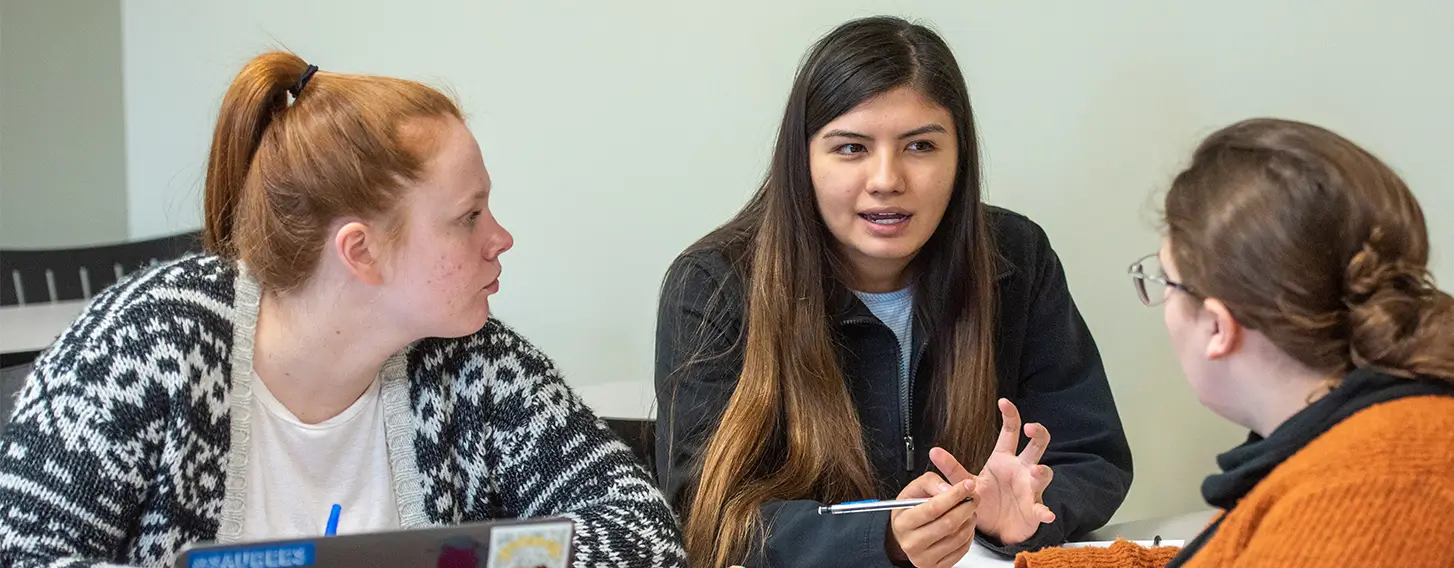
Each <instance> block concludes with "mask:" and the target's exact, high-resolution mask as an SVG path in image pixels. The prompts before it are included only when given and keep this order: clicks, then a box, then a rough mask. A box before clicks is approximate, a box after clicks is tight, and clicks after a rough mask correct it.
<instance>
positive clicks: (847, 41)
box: [656, 18, 1131, 566]
mask: <svg viewBox="0 0 1454 568" xmlns="http://www.w3.org/2000/svg"><path fill="white" fill-rule="evenodd" d="M980 168H981V166H980V162H979V151H978V147H977V141H976V135H975V128H974V120H973V113H972V112H971V108H970V103H969V96H968V93H967V91H966V87H965V83H964V78H963V75H962V74H961V73H960V71H959V67H958V64H957V63H956V62H955V60H954V56H953V54H952V53H951V52H950V50H949V47H948V46H947V45H946V44H945V42H944V41H943V40H942V39H941V38H939V37H938V36H937V35H935V34H934V33H933V32H931V31H930V30H928V29H926V28H925V27H923V26H919V25H914V24H910V23H908V22H905V21H903V20H900V19H896V18H867V19H861V20H855V21H852V22H849V23H847V24H844V25H843V26H841V27H839V28H838V29H836V30H834V31H833V32H831V33H830V34H828V35H827V36H826V37H824V38H823V39H822V40H820V41H819V42H818V43H817V44H816V45H815V46H814V47H813V48H812V50H811V52H810V53H809V55H808V57H807V58H806V60H805V61H804V63H803V65H802V67H801V69H800V70H799V72H798V75H797V78H796V81H795V82H794V85H793V89H792V92H791V94H790V95H789V99H788V104H787V110H786V113H785V115H784V116H783V120H782V125H781V128H780V130H779V133H778V139H777V146H776V149H775V150H774V153H773V157H772V163H771V166H770V168H769V171H768V173H767V176H766V180H765V181H764V182H763V184H762V186H761V188H760V189H759V191H758V192H757V194H756V195H755V196H754V197H753V198H752V200H751V201H750V202H749V203H748V204H747V206H746V207H745V208H743V210H742V211H741V212H740V213H739V214H738V215H737V216H736V217H735V218H733V219H732V220H730V221H729V222H727V223H726V224H725V225H723V226H722V227H720V228H718V229H717V230H715V231H713V232H712V233H711V234H709V235H707V236H706V237H705V238H703V239H702V240H700V241H699V242H697V243H696V244H694V245H692V246H691V247H690V248H689V249H688V250H687V251H685V252H684V253H683V254H682V255H681V256H680V257H679V258H678V259H677V260H676V262H675V263H674V264H673V265H672V267H671V269H670V271H669V272H668V274H667V276H666V279H665V284H664V287H663V292H662V297H661V305H660V314H659V319H658V331H657V360H656V381H657V392H658V400H659V401H660V408H659V412H658V419H657V420H658V428H657V456H658V457H657V471H658V474H659V475H658V477H659V482H660V483H661V484H662V485H663V487H664V488H665V490H666V492H667V494H668V498H669V499H671V500H672V501H673V502H674V503H675V504H676V506H677V508H678V510H679V511H681V512H682V515H683V519H684V521H685V531H686V535H687V548H688V556H689V559H690V561H691V562H692V564H693V565H699V566H723V565H727V564H732V563H737V562H742V561H744V560H747V559H752V560H750V562H751V563H752V565H754V566H760V565H764V564H770V565H776V566H883V565H888V564H889V563H891V562H894V563H905V562H912V563H913V564H914V565H917V566H949V565H952V564H953V563H954V562H956V561H957V560H958V559H959V558H960V557H962V556H963V555H964V553H965V551H966V550H968V548H969V546H971V542H972V541H973V540H974V537H975V535H976V534H980V535H982V536H983V538H981V539H980V542H981V543H982V544H983V545H985V546H990V547H993V548H995V549H997V550H1000V551H1001V552H1013V551H1016V550H1023V549H1026V548H1035V547H1040V546H1044V545H1049V544H1057V543H1060V542H1062V541H1064V540H1066V539H1067V538H1070V537H1073V536H1077V535H1080V534H1083V533H1085V532H1087V531H1089V530H1092V529H1095V528H1098V527H1099V526H1101V525H1102V524H1104V523H1105V521H1107V520H1108V519H1109V518H1110V517H1111V515H1112V514H1113V513H1114V512H1115V510H1116V509H1117V507H1119V506H1120V504H1121V501H1122V500H1123V498H1124V497H1125V494H1126V491H1127V489H1128V488H1129V486H1130V483H1131V456H1130V450H1129V448H1128V446H1127V443H1126V438H1125V434H1124V432H1123V430H1122V427H1121V422H1120V418H1119V417H1118V415H1117V412H1116V407H1115V402H1114V400H1113V399H1112V396H1111V390H1110V387H1109V385H1108V384H1107V381H1106V376H1105V371H1104V369H1103V367H1102V364H1101V359H1100V355H1099V354H1098V352H1097V349H1096V346H1095V343H1094V341H1093V340H1092V338H1091V335H1090V332H1089V330H1088V329H1087V328H1086V325H1085V322H1084V321H1083V320H1082V318H1081V316H1080V314H1079V312H1078V311H1077V310H1076V307H1075V304H1074V302H1073V301H1072V299H1071V296H1070V291H1069V289H1068V287H1067V285H1066V281H1065V274H1064V272H1063V270H1062V268H1061V265H1060V262H1059V260H1058V259H1057V257H1056V255H1055V253H1054V251H1053V250H1052V249H1051V247H1050V243H1049V241H1048V239H1047V237H1046V235H1045V233H1044V232H1043V231H1042V230H1041V229H1040V227H1038V226H1037V225H1036V224H1034V223H1033V222H1031V221H1030V220H1029V219H1027V218H1025V217H1024V216H1022V215H1019V214H1016V213H1014V212H1011V211H1007V210H1004V209H1000V208H995V207H990V206H987V205H985V204H983V203H982V202H981V200H980V184H981V182H980V180H981V171H980ZM1022 417H1023V419H1024V420H1026V421H1029V423H1026V424H1025V425H1024V426H1023V428H1022V426H1021V424H1022ZM1022 432H1023V434H1024V435H1025V436H1026V437H1028V443H1025V442H1022V440H1024V438H1022V437H1021V433H1022ZM1052 432H1053V433H1054V437H1053V439H1052V437H1051V433H1052ZM936 469H937V473H935V471H934V470H936ZM1052 475H1053V481H1052ZM895 495H898V496H899V497H902V498H931V499H930V501H929V502H927V503H925V504H923V505H919V506H917V507H914V508H910V509H903V510H898V511H894V512H892V513H889V512H878V513H857V514H847V515H820V514H819V512H818V507H819V506H820V505H823V504H828V503H833V502H839V501H846V500H857V499H871V498H889V497H894V496H895Z"/></svg>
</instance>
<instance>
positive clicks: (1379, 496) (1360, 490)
mask: <svg viewBox="0 0 1454 568" xmlns="http://www.w3.org/2000/svg"><path fill="white" fill-rule="evenodd" d="M1168 552H1169V549H1168V548H1167V547H1161V548H1156V549H1149V550H1148V549H1145V548H1142V547H1139V546H1137V545H1135V544H1132V543H1129V542H1118V543H1117V544H1116V546H1113V547H1111V548H1100V549H1092V548H1075V549H1061V548H1051V549H1046V550H1042V551H1039V552H1024V553H1021V554H1020V555H1019V556H1018V557H1017V558H1016V559H1015V566H1016V567H1017V568H1060V567H1068V566H1091V567H1095V566H1101V567H1115V568H1160V567H1161V566H1165V565H1166V563H1167V562H1169V561H1170V560H1171V556H1172V554H1169V553H1168ZM1186 566H1187V568H1207V567H1213V566H1245V567H1263V566H1267V567H1272V566H1277V567H1283V566H1291V567H1302V566H1308V567H1312V566H1357V567H1360V568H1378V567H1383V566H1387V567H1390V568H1392V567H1398V568H1406V567H1410V568H1411V567H1426V566H1428V567H1454V398H1450V397H1439V396H1418V397H1410V398H1403V399H1399V400H1394V401H1390V402H1386V403H1383V404H1377V405H1374V406H1371V407H1369V408H1366V409H1364V410H1362V411H1359V412H1357V413H1355V414H1353V415H1352V416H1350V417H1348V418H1347V419H1346V420H1344V421H1342V422H1341V423H1339V424H1338V425H1336V426H1334V427H1333V428H1331V429H1330V430H1328V431H1327V432H1325V433H1323V435H1321V436H1318V437H1317V438H1316V439H1314V440H1313V441H1312V443H1310V444H1308V445H1307V446H1306V447H1304V448H1303V449H1302V450H1300V451H1298V452H1297V453H1296V454H1294V455H1293V456H1292V457H1291V458H1288V460H1287V461H1285V462H1283V463H1282V464H1281V465H1279V466H1277V468H1276V469H1274V470H1273V471H1272V473H1270V474H1269V475H1268V476H1267V478H1265V479H1263V480H1262V481H1261V482H1260V483H1258V484H1257V486H1256V487H1254V488H1253V489H1252V491H1251V492H1250V493H1248V494H1247V496H1246V497H1244V498H1243V499H1242V500H1241V501H1240V502H1239V503H1238V504H1237V506H1236V507H1235V508H1233V509H1232V510H1231V511H1229V512H1226V513H1225V519H1224V520H1223V521H1222V525H1221V527H1220V528H1218V530H1217V532H1216V534H1215V535H1214V536H1213V537H1212V538H1211V540H1209V541H1207V543H1206V544H1205V545H1204V546H1203V547H1202V549H1201V550H1200V551H1199V552H1198V553H1197V554H1196V556H1194V557H1192V558H1191V559H1190V560H1189V561H1188V562H1187V563H1186Z"/></svg>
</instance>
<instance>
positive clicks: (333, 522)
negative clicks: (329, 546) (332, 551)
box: [323, 503, 343, 536]
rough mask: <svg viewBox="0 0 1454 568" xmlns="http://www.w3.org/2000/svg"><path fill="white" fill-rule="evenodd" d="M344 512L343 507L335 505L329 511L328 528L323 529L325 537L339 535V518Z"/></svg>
mask: <svg viewBox="0 0 1454 568" xmlns="http://www.w3.org/2000/svg"><path fill="white" fill-rule="evenodd" d="M342 512H343V506H342V505H338V504H336V503H335V504H334V505H333V507H332V508H331V509H329V511H328V526H327V527H326V528H324V529H323V536H334V535H337V534H338V516H339V514H340V513H342Z"/></svg>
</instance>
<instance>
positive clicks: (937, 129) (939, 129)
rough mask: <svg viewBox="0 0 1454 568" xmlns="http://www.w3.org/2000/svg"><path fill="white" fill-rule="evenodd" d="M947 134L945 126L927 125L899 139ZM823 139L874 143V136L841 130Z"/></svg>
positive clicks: (832, 132)
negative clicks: (850, 139)
mask: <svg viewBox="0 0 1454 568" xmlns="http://www.w3.org/2000/svg"><path fill="white" fill-rule="evenodd" d="M947 132H948V130H945V129H944V127H943V126H940V125H938V124H925V125H924V126H920V127H918V128H915V129H913V130H910V131H908V132H905V133H903V134H900V135H899V139H900V140H902V139H905V138H913V137H915V136H922V135H925V134H929V133H939V134H944V133H947ZM823 137H824V138H852V139H854V140H867V141H873V137H872V136H869V135H867V134H860V133H857V132H853V131H851V130H841V129H834V130H829V131H828V132H825V133H823Z"/></svg>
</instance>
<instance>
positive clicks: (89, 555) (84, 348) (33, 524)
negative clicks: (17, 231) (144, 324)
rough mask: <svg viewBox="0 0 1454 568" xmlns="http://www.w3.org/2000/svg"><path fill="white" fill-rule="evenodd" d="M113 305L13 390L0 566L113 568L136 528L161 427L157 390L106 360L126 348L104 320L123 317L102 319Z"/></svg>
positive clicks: (91, 313)
mask: <svg viewBox="0 0 1454 568" xmlns="http://www.w3.org/2000/svg"><path fill="white" fill-rule="evenodd" d="M115 296H116V294H108V295H103V296H101V297H98V298H97V300H96V302H95V303H93V304H92V305H91V307H90V308H89V309H88V311H87V312H86V313H84V314H83V315H82V316H81V317H80V319H78V320H77V321H76V322H75V323H74V324H73V325H72V326H71V327H70V329H69V330H68V331H67V332H66V333H65V334H63V335H62V337H61V338H60V341H59V343H57V344H56V345H55V346H54V347H53V348H52V349H51V350H50V351H47V352H46V353H45V354H44V355H43V356H42V357H41V358H40V359H38V360H37V361H36V366H35V370H34V372H32V373H31V375H30V376H29V377H28V378H27V379H26V381H25V385H24V386H23V387H22V388H21V390H20V393H19V396H18V398H17V400H16V406H15V411H14V414H13V415H12V417H11V421H10V424H9V426H8V428H7V429H6V430H5V433H4V435H3V437H0V565H3V566H23V567H38V566H112V565H113V564H108V563H107V562H109V561H112V560H114V559H113V558H112V557H113V555H115V554H116V553H117V551H118V550H121V549H122V548H124V545H125V544H126V543H127V542H128V541H129V540H130V538H131V535H133V534H134V530H135V527H136V526H137V524H138V523H139V522H140V516H141V514H140V511H141V508H142V506H141V501H142V500H143V499H144V498H145V497H146V495H147V490H148V480H149V479H150V478H151V477H152V469H153V468H152V463H151V461H152V460H153V458H154V457H155V456H154V455H152V452H151V451H150V450H151V449H152V448H153V447H154V444H153V443H154V438H155V437H156V436H158V435H160V431H161V424H160V423H159V420H158V419H157V417H156V416H155V415H154V414H155V413H154V412H151V411H150V410H149V409H148V406H149V405H148V403H149V402H154V400H152V397H153V396H155V395H156V394H157V393H156V391H155V390H154V389H153V388H151V387H149V386H148V385H147V384H146V380H145V379H144V378H143V377H142V376H141V373H140V372H139V370H138V369H137V368H136V367H134V366H128V365H127V364H126V361H125V360H124V359H120V358H116V357H113V356H112V353H110V350H111V349H113V348H115V347H117V346H118V345H124V344H126V343H128V341H127V339H126V338H124V337H120V336H116V335H114V334H116V333H117V329H116V327H115V326H114V325H113V323H114V322H113V321H112V320H114V319H116V318H117V317H124V314H123V315H116V314H108V313H106V312H107V310H108V309H110V308H111V307H112V305H111V303H112V301H114V300H115V299H116V297H115ZM108 332H109V333H111V334H113V335H112V337H111V338H110V340H109V341H108V339H107V338H106V334H107V333H108ZM113 342H114V344H112V345H108V343H113ZM133 347H134V345H133Z"/></svg>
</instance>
